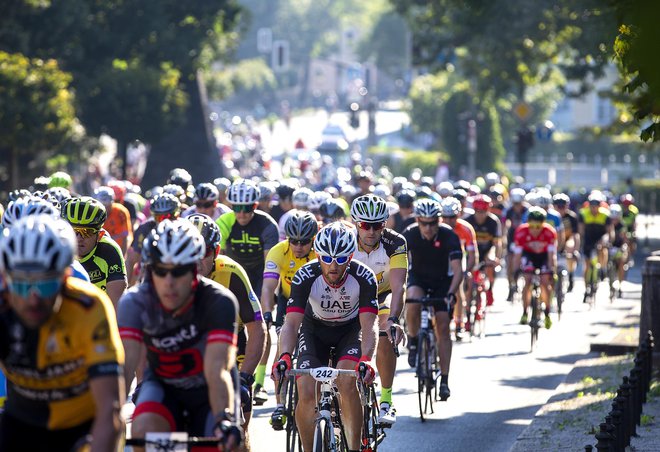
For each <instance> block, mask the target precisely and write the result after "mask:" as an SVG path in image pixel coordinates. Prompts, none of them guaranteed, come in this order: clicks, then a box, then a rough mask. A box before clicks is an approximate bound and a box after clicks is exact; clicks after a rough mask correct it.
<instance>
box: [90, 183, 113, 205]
mask: <svg viewBox="0 0 660 452" xmlns="http://www.w3.org/2000/svg"><path fill="white" fill-rule="evenodd" d="M94 199H96V200H97V201H99V202H100V203H101V204H103V205H106V206H108V205H110V204H112V203H113V202H115V191H114V190H113V189H112V188H111V187H108V186H102V187H99V188H97V189H96V190H94Z"/></svg>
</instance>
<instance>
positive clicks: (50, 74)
mask: <svg viewBox="0 0 660 452" xmlns="http://www.w3.org/2000/svg"><path fill="white" fill-rule="evenodd" d="M70 83H71V75H70V74H67V73H65V72H63V71H62V70H60V68H59V66H58V64H57V62H56V61H54V60H46V61H43V60H40V59H38V58H33V59H29V58H27V57H25V56H23V55H20V54H10V53H7V52H3V51H0V105H2V108H0V148H4V149H12V150H18V151H21V152H23V153H25V152H28V153H34V152H36V151H38V150H41V149H52V148H53V147H56V146H58V145H59V144H61V143H62V142H63V141H64V140H65V139H66V137H67V136H68V135H69V134H70V133H71V131H72V128H73V126H74V124H75V122H74V121H75V110H74V107H73V101H74V99H73V95H72V93H71V91H70V90H69V84H70Z"/></svg>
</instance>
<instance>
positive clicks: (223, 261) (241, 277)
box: [209, 254, 263, 331]
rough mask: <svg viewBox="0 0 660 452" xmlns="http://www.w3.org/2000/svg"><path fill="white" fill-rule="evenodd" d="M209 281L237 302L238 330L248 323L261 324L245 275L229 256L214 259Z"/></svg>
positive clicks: (259, 310) (253, 294)
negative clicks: (222, 288)
mask: <svg viewBox="0 0 660 452" xmlns="http://www.w3.org/2000/svg"><path fill="white" fill-rule="evenodd" d="M209 278H210V279H212V280H213V281H215V282H217V283H220V284H222V286H224V287H226V288H227V289H229V291H230V292H231V293H233V294H234V296H235V297H236V300H238V329H239V331H241V330H242V329H243V325H245V324H246V323H250V322H261V321H262V320H263V319H262V317H261V306H260V305H259V299H258V298H257V295H256V294H255V293H254V290H252V286H251V285H250V280H249V279H248V276H247V273H245V270H244V269H243V267H241V265H240V264H239V263H238V262H236V261H235V260H233V259H232V258H231V257H229V256H223V255H222V254H220V255H218V257H217V258H216V259H215V262H214V266H213V272H212V273H211V276H209Z"/></svg>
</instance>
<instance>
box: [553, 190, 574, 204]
mask: <svg viewBox="0 0 660 452" xmlns="http://www.w3.org/2000/svg"><path fill="white" fill-rule="evenodd" d="M570 202H571V200H570V198H569V197H568V195H566V194H564V193H557V194H556V195H555V196H553V197H552V203H553V204H554V205H555V206H562V207H563V206H566V205H568V204H570Z"/></svg>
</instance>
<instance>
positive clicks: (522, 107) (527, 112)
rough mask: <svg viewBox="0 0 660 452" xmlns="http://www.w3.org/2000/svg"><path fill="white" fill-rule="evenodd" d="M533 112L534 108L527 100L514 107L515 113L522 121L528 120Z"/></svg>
mask: <svg viewBox="0 0 660 452" xmlns="http://www.w3.org/2000/svg"><path fill="white" fill-rule="evenodd" d="M532 113H534V109H533V108H532V106H531V105H529V104H528V103H527V102H518V103H517V104H516V105H515V107H513V114H514V115H516V118H518V119H520V120H521V121H527V120H528V119H529V117H530V116H532Z"/></svg>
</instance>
